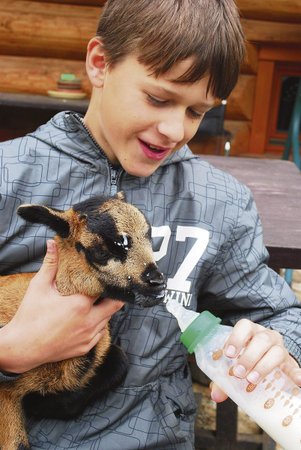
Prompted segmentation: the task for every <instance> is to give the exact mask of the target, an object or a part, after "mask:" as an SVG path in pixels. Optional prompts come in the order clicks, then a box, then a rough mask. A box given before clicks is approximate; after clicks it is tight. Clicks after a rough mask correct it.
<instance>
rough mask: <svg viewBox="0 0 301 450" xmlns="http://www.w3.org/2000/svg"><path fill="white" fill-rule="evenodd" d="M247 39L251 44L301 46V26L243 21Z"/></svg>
mask: <svg viewBox="0 0 301 450" xmlns="http://www.w3.org/2000/svg"><path fill="white" fill-rule="evenodd" d="M241 22H242V26H243V30H244V33H245V35H246V38H247V40H248V41H250V42H257V43H270V44H271V43H273V44H286V45H297V46H300V42H301V26H300V24H298V23H297V24H295V23H280V22H268V21H261V20H249V19H242V21H241Z"/></svg>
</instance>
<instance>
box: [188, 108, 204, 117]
mask: <svg viewBox="0 0 301 450" xmlns="http://www.w3.org/2000/svg"><path fill="white" fill-rule="evenodd" d="M188 114H189V115H190V117H192V118H193V119H202V118H203V116H204V113H200V112H198V111H195V110H194V109H191V108H188Z"/></svg>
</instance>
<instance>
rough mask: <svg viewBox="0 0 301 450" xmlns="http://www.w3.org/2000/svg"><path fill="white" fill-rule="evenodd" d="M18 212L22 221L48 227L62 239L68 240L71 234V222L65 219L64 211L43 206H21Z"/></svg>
mask: <svg viewBox="0 0 301 450" xmlns="http://www.w3.org/2000/svg"><path fill="white" fill-rule="evenodd" d="M17 212H18V214H19V216H21V217H22V219H24V220H27V221H28V222H31V223H41V224H43V225H47V226H48V227H49V228H51V229H52V230H53V231H55V232H56V234H58V235H59V236H61V237H62V238H66V237H68V236H69V234H70V226H69V222H68V221H67V220H66V219H65V218H64V217H63V216H64V212H63V211H58V210H55V209H51V208H48V207H47V206H43V205H21V206H19V208H18V210H17Z"/></svg>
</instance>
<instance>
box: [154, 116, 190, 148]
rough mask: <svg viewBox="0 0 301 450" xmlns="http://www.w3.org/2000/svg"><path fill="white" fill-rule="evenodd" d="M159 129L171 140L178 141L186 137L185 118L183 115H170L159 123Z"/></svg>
mask: <svg viewBox="0 0 301 450" xmlns="http://www.w3.org/2000/svg"><path fill="white" fill-rule="evenodd" d="M157 128H158V131H159V133H160V134H162V135H163V136H165V137H166V138H167V139H168V140H169V141H170V142H172V143H178V142H181V141H182V140H183V139H184V136H185V127H184V120H183V118H181V117H174V116H173V117H172V116H171V117H168V118H167V119H165V120H161V121H160V122H159V123H158V126H157Z"/></svg>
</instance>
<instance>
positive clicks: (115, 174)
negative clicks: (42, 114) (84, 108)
mask: <svg viewBox="0 0 301 450" xmlns="http://www.w3.org/2000/svg"><path fill="white" fill-rule="evenodd" d="M75 117H76V119H77V120H78V121H79V122H80V124H81V125H82V127H83V128H84V130H85V132H86V133H87V135H88V136H89V138H90V139H91V141H92V142H93V144H94V145H95V147H96V148H97V149H98V150H99V151H100V152H101V154H102V155H103V156H104V157H105V158H106V160H107V162H108V165H109V170H110V182H111V183H110V194H111V195H112V196H113V195H116V194H117V192H118V178H119V174H120V172H121V170H120V169H116V168H115V167H113V166H112V164H111V163H110V161H109V160H108V158H107V155H106V154H105V153H104V151H103V149H102V148H101V147H100V145H99V144H98V142H96V140H95V138H94V136H93V135H92V133H91V131H90V130H89V128H88V127H87V126H86V124H85V123H84V121H83V120H82V118H81V117H80V116H79V115H78V114H76V115H75Z"/></svg>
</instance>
